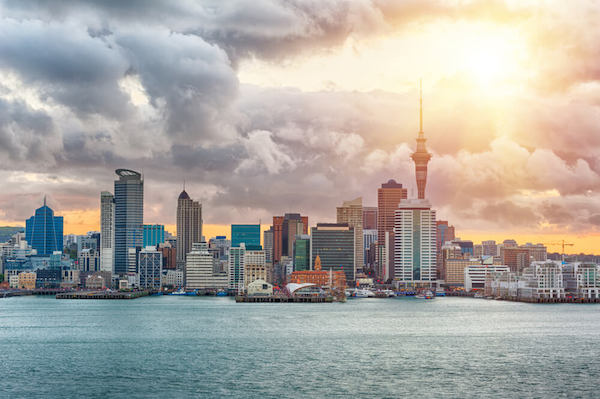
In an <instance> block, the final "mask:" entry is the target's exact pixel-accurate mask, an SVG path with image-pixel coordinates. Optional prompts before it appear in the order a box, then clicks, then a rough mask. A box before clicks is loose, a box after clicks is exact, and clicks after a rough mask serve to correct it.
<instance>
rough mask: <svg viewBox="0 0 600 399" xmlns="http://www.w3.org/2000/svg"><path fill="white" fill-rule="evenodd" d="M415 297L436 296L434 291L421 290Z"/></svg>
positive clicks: (429, 297)
mask: <svg viewBox="0 0 600 399" xmlns="http://www.w3.org/2000/svg"><path fill="white" fill-rule="evenodd" d="M415 298H418V299H433V298H435V295H433V292H431V291H429V290H427V291H422V292H419V293H418V294H417V295H415Z"/></svg>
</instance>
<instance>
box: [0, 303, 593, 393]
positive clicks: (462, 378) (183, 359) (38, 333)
mask: <svg viewBox="0 0 600 399" xmlns="http://www.w3.org/2000/svg"><path fill="white" fill-rule="evenodd" d="M0 320H1V325H0V353H1V354H2V358H3V361H2V362H0V373H1V375H2V376H3V383H2V384H1V385H0V394H1V395H0V396H2V397H35V396H37V397H55V396H60V397H81V396H87V397H129V398H133V397H147V396H165V397H184V396H186V397H190V396H191V397H256V398H259V397H348V396H356V397H406V396H415V397H449V396H452V397H490V396H491V397H517V396H518V397H556V396H570V397H593V396H597V394H596V387H595V385H596V384H595V381H597V380H598V379H599V378H600V371H599V370H600V367H599V366H600V359H599V358H598V356H597V355H596V347H597V344H598V342H599V338H600V307H598V306H597V305H574V304H573V305H572V304H556V305H537V304H526V303H514V302H506V301H486V300H477V299H472V298H437V299H435V300H433V301H423V300H417V299H414V298H403V299H389V300H381V299H358V300H350V301H348V302H347V303H333V304H301V303H298V304H297V303H292V304H285V303H282V304H272V303H265V304H260V303H259V304H236V303H235V301H234V300H233V298H216V297H205V298H200V297H169V296H166V297H144V298H140V299H136V300H135V301H118V300H115V301H107V300H86V301H77V300H75V301H60V300H56V299H54V298H52V297H33V296H31V297H19V298H6V299H3V300H2V301H0Z"/></svg>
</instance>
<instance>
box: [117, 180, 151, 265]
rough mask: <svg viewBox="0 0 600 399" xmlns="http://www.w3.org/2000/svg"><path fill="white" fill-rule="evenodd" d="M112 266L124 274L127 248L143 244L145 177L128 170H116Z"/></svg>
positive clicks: (127, 258)
mask: <svg viewBox="0 0 600 399" xmlns="http://www.w3.org/2000/svg"><path fill="white" fill-rule="evenodd" d="M115 173H116V174H117V176H119V179H118V180H115V268H114V272H115V273H116V274H121V275H123V274H126V273H127V270H128V265H129V249H130V248H134V249H135V248H136V247H141V246H142V241H143V233H144V231H143V223H144V180H143V178H142V175H141V174H140V173H138V172H135V171H133V170H129V169H117V170H116V171H115Z"/></svg>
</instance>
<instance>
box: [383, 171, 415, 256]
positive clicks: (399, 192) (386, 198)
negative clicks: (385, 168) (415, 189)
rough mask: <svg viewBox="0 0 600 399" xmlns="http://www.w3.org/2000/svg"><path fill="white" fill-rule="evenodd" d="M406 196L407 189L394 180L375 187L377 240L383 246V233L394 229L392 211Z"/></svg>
mask: <svg viewBox="0 0 600 399" xmlns="http://www.w3.org/2000/svg"><path fill="white" fill-rule="evenodd" d="M407 198H408V190H407V189H406V188H403V187H402V184H400V183H396V181H395V180H393V179H391V180H388V182H387V183H383V184H382V185H381V188H378V189H377V242H378V243H379V246H383V243H384V241H385V233H386V232H388V231H390V232H391V231H394V217H395V216H394V212H395V211H396V209H398V204H399V203H400V201H402V200H403V199H407Z"/></svg>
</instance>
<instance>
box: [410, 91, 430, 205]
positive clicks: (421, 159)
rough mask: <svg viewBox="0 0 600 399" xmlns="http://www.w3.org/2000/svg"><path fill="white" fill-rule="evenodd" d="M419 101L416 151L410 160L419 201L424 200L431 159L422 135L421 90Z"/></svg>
mask: <svg viewBox="0 0 600 399" xmlns="http://www.w3.org/2000/svg"><path fill="white" fill-rule="evenodd" d="M420 90H421V93H420V94H421V95H420V99H419V105H420V107H419V135H418V136H417V150H416V151H415V152H413V154H412V155H411V158H412V159H413V161H414V163H415V172H416V173H415V174H416V178H417V191H418V193H419V195H418V198H419V199H425V186H426V185H427V164H428V163H429V160H430V159H431V154H430V153H428V152H427V147H426V146H425V142H426V141H427V139H426V138H425V134H424V133H423V90H422V88H420Z"/></svg>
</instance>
